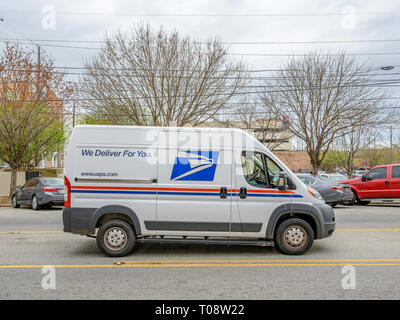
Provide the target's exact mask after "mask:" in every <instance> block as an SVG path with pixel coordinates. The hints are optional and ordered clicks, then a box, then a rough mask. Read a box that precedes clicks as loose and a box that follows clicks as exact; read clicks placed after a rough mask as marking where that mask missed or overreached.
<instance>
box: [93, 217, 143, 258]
mask: <svg viewBox="0 0 400 320" xmlns="http://www.w3.org/2000/svg"><path fill="white" fill-rule="evenodd" d="M96 238H97V246H98V247H99V249H100V250H101V251H102V252H103V253H104V254H106V255H107V256H109V257H123V256H126V255H128V254H129V253H130V252H131V251H132V249H133V247H134V245H135V239H136V236H135V232H134V231H133V228H132V226H131V225H130V224H129V223H127V222H126V221H124V220H120V219H113V220H110V221H107V222H106V223H104V224H103V225H102V226H101V227H100V229H99V231H98V233H97V237H96Z"/></svg>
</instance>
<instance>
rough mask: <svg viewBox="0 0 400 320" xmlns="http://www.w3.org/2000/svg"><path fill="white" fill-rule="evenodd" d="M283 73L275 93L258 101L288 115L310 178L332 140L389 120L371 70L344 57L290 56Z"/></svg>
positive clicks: (279, 114)
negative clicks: (305, 154) (307, 162)
mask: <svg viewBox="0 0 400 320" xmlns="http://www.w3.org/2000/svg"><path fill="white" fill-rule="evenodd" d="M281 69H282V70H281V71H279V72H277V73H276V74H275V75H274V77H273V84H274V87H275V88H276V89H273V90H270V91H267V92H266V93H265V94H263V96H262V101H263V103H264V104H265V105H266V106H268V107H269V108H271V109H272V110H273V112H274V113H275V114H276V116H277V117H284V116H290V123H289V129H290V131H291V132H292V133H293V134H294V135H296V136H297V137H298V138H300V139H301V140H303V141H304V142H305V145H306V150H307V152H308V155H309V156H310V159H311V165H312V167H313V173H314V174H316V173H317V171H318V168H319V167H320V164H321V162H322V160H323V159H324V157H325V155H326V154H327V152H328V151H329V149H330V147H331V145H332V143H333V141H334V140H335V139H337V138H339V137H341V136H344V135H347V134H349V133H351V132H353V131H354V130H355V128H357V127H358V126H368V127H374V126H377V125H378V124H380V123H382V122H385V121H388V119H389V118H390V116H389V115H388V113H387V112H385V97H386V94H385V92H383V91H382V89H381V88H378V87H373V86H371V85H370V84H371V71H372V68H371V67H368V66H367V65H366V64H360V63H358V62H357V61H356V60H355V59H354V58H353V57H350V56H348V55H346V54H345V53H340V54H323V53H318V52H314V53H311V54H309V55H306V56H304V57H302V58H299V59H296V58H294V57H293V58H290V59H289V61H288V62H287V63H286V64H284V65H283V66H282V68H281Z"/></svg>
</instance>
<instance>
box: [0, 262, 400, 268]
mask: <svg viewBox="0 0 400 320" xmlns="http://www.w3.org/2000/svg"><path fill="white" fill-rule="evenodd" d="M345 265H349V264H348V263H295V264H294V263H252V264H241V263H239V264H237V263H233V264H231V263H225V264H186V263H180V264H122V265H114V264H100V265H94V264H93V265H53V267H54V268H173V267H186V268H187V267H190V268H193V267H310V266H311V267H317V266H345ZM351 265H352V266H400V263H351ZM44 266H45V265H15V266H13V265H10V266H0V269H29V268H43V267H44Z"/></svg>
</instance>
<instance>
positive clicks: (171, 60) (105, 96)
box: [80, 25, 247, 126]
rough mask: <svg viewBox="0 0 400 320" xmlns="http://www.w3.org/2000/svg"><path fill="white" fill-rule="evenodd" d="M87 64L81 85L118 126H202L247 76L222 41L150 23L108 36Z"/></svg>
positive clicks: (95, 110) (96, 110)
mask: <svg viewBox="0 0 400 320" xmlns="http://www.w3.org/2000/svg"><path fill="white" fill-rule="evenodd" d="M85 67H86V74H85V76H84V77H83V79H82V81H81V86H80V87H81V90H82V95H83V97H85V98H86V99H87V102H86V103H87V104H89V105H90V106H91V108H90V109H91V111H92V115H93V116H95V117H98V118H102V119H108V120H110V121H111V122H112V123H114V124H134V125H157V126H158V125H168V124H169V123H171V122H174V123H176V125H178V126H184V125H188V124H190V125H193V126H196V125H199V124H201V123H203V122H205V121H207V120H208V119H210V118H212V117H213V116H214V115H215V114H216V113H217V112H218V111H219V110H220V109H221V108H222V107H223V106H224V105H226V103H227V102H229V101H230V100H232V98H233V97H234V96H235V95H236V94H237V93H239V92H241V91H242V90H243V88H244V85H245V83H246V79H247V75H246V72H245V68H244V64H243V62H240V61H233V60H231V59H229V58H228V56H227V51H226V49H225V48H224V47H223V46H222V44H221V43H220V41H218V40H217V39H213V40H209V41H207V42H206V43H205V44H203V43H200V42H195V41H191V39H190V38H189V37H181V36H180V35H179V34H178V32H177V31H174V32H171V33H167V32H165V31H164V30H163V28H160V29H159V30H158V31H153V30H152V29H151V27H150V26H149V25H146V26H143V25H138V26H136V27H134V28H132V29H131V30H130V31H129V32H127V33H123V32H121V31H119V32H117V33H115V34H113V35H112V36H107V37H106V39H105V45H104V47H103V48H102V49H101V51H100V53H99V54H97V55H96V57H94V58H93V59H92V60H89V61H87V62H85Z"/></svg>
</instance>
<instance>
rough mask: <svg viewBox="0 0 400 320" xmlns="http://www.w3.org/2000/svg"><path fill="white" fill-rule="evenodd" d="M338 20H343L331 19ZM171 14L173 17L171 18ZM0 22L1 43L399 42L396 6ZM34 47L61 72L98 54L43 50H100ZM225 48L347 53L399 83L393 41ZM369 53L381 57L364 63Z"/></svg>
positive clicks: (84, 5)
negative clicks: (121, 38) (143, 27)
mask: <svg viewBox="0 0 400 320" xmlns="http://www.w3.org/2000/svg"><path fill="white" fill-rule="evenodd" d="M53 9H54V10H55V13H56V15H55V20H52V19H50V18H49V16H46V15H45V14H42V13H41V12H42V10H47V12H48V10H50V11H51V10H53ZM66 13H68V14H66ZM341 13H346V15H332V14H341ZM354 13H355V15H354ZM378 13H380V14H378ZM386 13H389V14H386ZM122 14H124V15H122ZM129 14H131V15H129ZM174 14H175V15H178V16H171V15H174ZM299 14H303V15H299ZM304 14H311V15H304ZM320 14H324V15H320ZM157 15H158V16H157ZM165 15H167V16H165ZM168 15H170V16H168ZM185 15H186V16H185ZM187 15H189V16H187ZM194 15H200V16H194ZM218 15H219V16H218ZM224 15H225V16H224ZM229 15H248V16H229ZM255 15H263V16H255ZM0 18H2V19H4V21H3V22H0V39H1V40H4V39H32V40H102V39H103V37H104V35H105V33H112V32H113V31H115V30H117V29H118V28H121V29H127V28H129V27H130V26H131V25H133V24H136V23H138V22H149V23H150V24H151V25H152V26H154V27H159V26H160V25H163V26H164V27H165V28H166V29H167V30H173V29H177V30H178V31H179V32H180V33H182V34H185V35H189V36H191V37H192V38H193V39H195V40H205V39H207V38H209V37H211V36H218V37H220V39H221V41H222V42H262V41H264V42H274V41H277V42H282V41H299V42H304V41H334V40H340V41H343V40H388V39H398V40H399V39H400V35H399V30H400V19H399V18H400V1H399V0H379V1H377V0H359V1H340V0H337V1H328V0H308V1H306V0H296V1H293V0H291V1H289V0H279V1H272V0H268V1H267V0H213V1H211V0H197V1H191V0H175V1H172V0H154V1H153V0H130V1H129V0H119V1H118V0H113V1H110V0H108V1H106V0H96V1H94V0H90V1H82V0H80V1H78V0H69V1H54V0H52V1H50V0H48V1H32V0H2V1H1V3H0ZM53 22H54V23H53ZM34 43H40V44H41V45H42V48H43V50H46V52H47V53H48V54H49V55H50V56H51V57H52V58H54V59H55V61H56V63H55V64H56V66H60V67H64V66H73V67H80V66H82V60H83V59H85V58H90V56H92V55H94V54H95V53H96V50H88V49H78V48H74V49H73V48H56V47H47V46H46V44H52V45H66V46H78V47H98V46H99V45H100V44H98V43H70V42H66V43H63V42H50V41H49V42H34ZM228 47H229V50H230V53H239V54H249V53H253V54H254V53H259V54H278V55H279V54H303V53H307V52H309V51H310V50H314V49H317V50H326V51H328V50H330V51H331V52H335V51H339V50H346V52H348V53H357V54H359V53H361V54H364V55H361V56H358V57H359V59H360V60H361V61H368V62H369V63H370V64H371V65H374V66H377V67H381V66H387V65H393V66H398V67H395V68H394V69H393V70H391V71H389V72H388V71H386V72H384V71H382V75H383V77H385V78H393V79H395V78H399V76H395V75H393V76H390V73H396V72H397V73H399V72H400V71H399V70H400V61H399V58H400V42H395V41H392V42H364V43H354V42H347V43H325V44H323V43H307V44H293V43H291V44H262V45H261V44H235V45H233V44H232V45H229V46H228ZM368 53H374V54H377V53H378V54H379V55H365V54H368ZM382 53H398V54H397V55H396V54H386V55H382ZM242 58H243V59H245V61H246V62H247V63H248V66H249V68H250V69H274V68H278V67H279V66H280V65H281V63H282V62H283V61H284V60H285V59H286V58H287V57H285V56H243V57H242ZM395 95H397V96H400V92H399V91H398V89H395ZM398 101H400V100H397V101H394V102H396V103H397V102H398ZM396 139H397V138H396Z"/></svg>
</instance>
